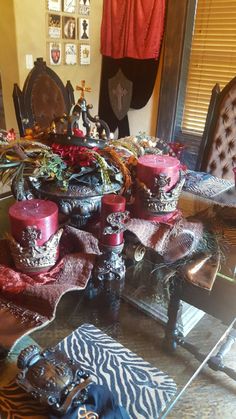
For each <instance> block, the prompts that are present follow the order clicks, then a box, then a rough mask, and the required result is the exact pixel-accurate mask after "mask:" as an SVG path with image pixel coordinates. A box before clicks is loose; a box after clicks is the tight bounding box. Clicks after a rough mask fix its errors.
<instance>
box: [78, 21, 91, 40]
mask: <svg viewBox="0 0 236 419" xmlns="http://www.w3.org/2000/svg"><path fill="white" fill-rule="evenodd" d="M89 29H90V28H89V19H86V18H79V39H80V40H81V41H88V40H89Z"/></svg>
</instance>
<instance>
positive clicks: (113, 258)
mask: <svg viewBox="0 0 236 419" xmlns="http://www.w3.org/2000/svg"><path fill="white" fill-rule="evenodd" d="M125 205H126V199H125V198H124V197H123V196H121V195H115V194H108V195H105V196H103V198H102V206H101V233H100V240H99V247H100V250H101V252H102V254H101V255H100V256H99V258H98V262H97V265H96V269H95V273H96V277H97V279H98V280H100V281H103V280H113V279H121V278H123V277H124V275H125V263H124V260H123V257H122V255H121V253H122V250H123V246H124V236H123V232H124V231H125V222H126V221H127V219H128V218H129V212H128V211H125Z"/></svg>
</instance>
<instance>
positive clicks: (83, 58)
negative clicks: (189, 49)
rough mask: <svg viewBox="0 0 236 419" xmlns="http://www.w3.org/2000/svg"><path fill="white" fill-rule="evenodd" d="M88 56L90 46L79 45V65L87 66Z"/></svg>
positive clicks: (88, 62)
mask: <svg viewBox="0 0 236 419" xmlns="http://www.w3.org/2000/svg"><path fill="white" fill-rule="evenodd" d="M90 55H91V54H90V45H88V44H80V65H89V64H90Z"/></svg>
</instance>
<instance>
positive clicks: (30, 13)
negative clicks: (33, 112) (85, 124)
mask: <svg viewBox="0 0 236 419" xmlns="http://www.w3.org/2000/svg"><path fill="white" fill-rule="evenodd" d="M0 6H1V13H0V72H1V77H2V85H3V100H4V107H5V116H6V125H7V128H8V129H9V128H11V127H14V128H15V129H16V130H17V124H16V120H15V113H14V108H13V101H12V90H13V84H14V83H15V82H17V83H18V84H19V86H20V88H22V87H23V84H24V80H25V78H26V76H27V74H28V72H29V70H28V69H27V68H26V64H25V55H26V54H31V55H32V56H33V59H34V60H35V59H36V58H37V57H43V58H44V59H46V61H47V44H46V41H47V38H46V0H37V1H36V0H34V1H32V0H0ZM101 16H102V0H91V14H90V45H91V64H90V65H89V66H81V65H75V66H65V65H60V66H53V70H54V71H56V72H57V74H58V75H59V77H60V78H61V79H62V81H63V82H64V83H66V81H67V80H70V81H71V83H72V85H73V87H74V88H75V86H76V85H77V84H80V81H81V80H83V79H84V80H86V84H87V85H89V86H91V87H92V92H91V93H89V94H87V101H88V102H89V103H92V104H93V107H94V114H96V113H97V109H98V97H99V85H100V75H101V54H100V24H101ZM47 64H48V65H49V63H48V61H47ZM159 73H160V71H159ZM158 91H159V78H157V82H156V87H155V91H154V94H153V96H152V98H151V99H150V100H149V102H148V104H147V105H146V106H145V107H144V108H142V109H140V110H130V111H129V120H130V131H131V134H132V135H135V134H137V133H138V132H139V131H142V132H143V131H144V132H146V133H147V134H149V135H155V130H156V115H157V102H158V100H157V99H158ZM78 96H79V95H78V93H77V92H75V97H76V99H77V98H78Z"/></svg>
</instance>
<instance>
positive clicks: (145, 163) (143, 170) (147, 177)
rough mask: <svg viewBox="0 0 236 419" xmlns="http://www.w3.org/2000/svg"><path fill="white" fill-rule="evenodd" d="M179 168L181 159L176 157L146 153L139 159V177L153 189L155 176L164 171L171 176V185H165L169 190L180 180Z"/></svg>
mask: <svg viewBox="0 0 236 419" xmlns="http://www.w3.org/2000/svg"><path fill="white" fill-rule="evenodd" d="M179 170H180V161H179V160H178V159H177V158H176V157H171V156H165V155H164V156H162V155H160V156H159V155H155V154H146V155H145V156H142V157H139V159H138V164H137V178H138V179H139V181H140V182H143V183H145V185H146V186H147V187H148V188H149V189H151V190H152V189H153V188H154V187H155V177H156V176H158V175H159V174H161V173H162V174H164V175H166V176H168V177H169V178H170V183H169V185H167V186H166V187H165V190H166V191H168V190H169V189H171V188H172V186H174V185H175V184H176V183H177V182H178V180H179Z"/></svg>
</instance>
